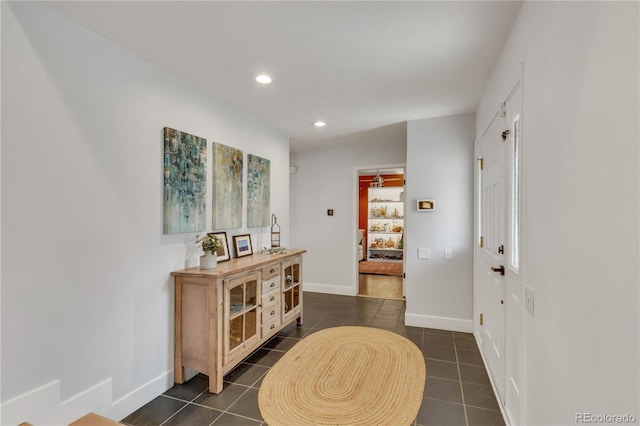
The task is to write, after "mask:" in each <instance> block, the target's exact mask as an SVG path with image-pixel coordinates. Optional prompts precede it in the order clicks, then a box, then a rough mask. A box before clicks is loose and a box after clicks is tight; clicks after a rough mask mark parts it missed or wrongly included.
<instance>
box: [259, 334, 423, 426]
mask: <svg viewBox="0 0 640 426" xmlns="http://www.w3.org/2000/svg"><path fill="white" fill-rule="evenodd" d="M425 377H426V367H425V362H424V358H423V355H422V352H421V351H420V349H418V347H417V346H416V345H415V344H414V343H413V342H411V341H410V340H408V339H406V338H404V337H402V336H400V335H398V334H395V333H392V332H390V331H386V330H379V329H376V328H369V327H335V328H328V329H324V330H320V331H317V332H315V333H313V334H311V335H310V336H309V337H306V338H304V339H302V340H301V341H300V342H299V343H297V344H296V345H295V346H294V347H293V348H291V349H290V350H289V351H288V352H287V353H286V354H285V355H284V356H283V357H282V358H280V360H279V361H278V362H277V363H276V364H275V365H274V366H273V367H272V368H271V369H270V370H269V372H268V373H267V375H266V376H265V378H264V380H263V381H262V385H261V386H260V391H259V393H258V405H259V407H260V413H261V414H262V417H263V418H264V420H265V421H266V422H267V424H268V425H269V426H279V425H283V426H302V425H304V426H310V425H393V426H400V425H410V424H412V423H413V421H414V420H415V418H416V416H417V414H418V410H419V409H420V405H421V403H422V393H423V391H424V383H425Z"/></svg>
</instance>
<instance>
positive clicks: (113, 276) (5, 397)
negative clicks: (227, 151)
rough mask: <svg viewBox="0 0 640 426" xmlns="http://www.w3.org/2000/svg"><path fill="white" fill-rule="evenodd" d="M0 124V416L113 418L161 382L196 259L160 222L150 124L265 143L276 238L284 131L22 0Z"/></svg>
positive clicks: (155, 130)
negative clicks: (177, 298)
mask: <svg viewBox="0 0 640 426" xmlns="http://www.w3.org/2000/svg"><path fill="white" fill-rule="evenodd" d="M185 66H189V64H185ZM2 125H3V126H2V228H3V229H2V230H3V233H2V266H3V268H2V387H1V389H2V401H3V406H2V410H3V415H2V421H1V423H2V424H17V423H20V422H22V421H30V422H33V423H37V424H67V423H68V422H70V421H71V420H72V419H74V418H77V417H79V416H80V415H82V414H85V413H86V412H88V411H95V412H98V413H101V414H105V415H108V416H110V417H112V418H115V419H119V418H122V417H124V416H125V415H127V414H129V413H130V412H132V411H133V410H135V409H136V408H138V406H140V405H142V404H143V403H145V402H146V401H147V400H149V399H151V398H153V397H154V396H156V395H157V394H159V393H161V392H162V391H164V390H165V389H166V388H167V387H168V386H171V385H172V382H173V374H172V373H173V281H172V279H171V278H170V277H169V272H170V271H172V270H175V269H180V268H183V267H185V266H190V265H195V262H196V254H197V253H195V252H194V251H193V250H192V244H191V242H190V241H187V239H188V238H192V237H193V236H194V235H193V234H190V235H174V236H163V235H162V147H163V143H162V128H163V127H164V126H169V127H173V128H176V129H179V130H182V131H186V132H189V133H193V134H195V135H198V136H202V137H205V138H207V139H208V142H209V144H208V148H209V153H208V159H209V160H210V159H211V149H210V142H213V141H217V142H221V143H224V144H226V145H230V146H234V147H237V148H240V149H243V150H244V151H245V155H246V154H247V153H253V154H256V155H260V156H262V157H265V158H269V159H270V160H271V183H272V192H271V194H272V201H271V203H272V210H273V211H274V212H277V214H278V217H279V219H280V223H281V224H282V226H283V230H282V235H283V244H284V245H288V244H289V241H288V238H289V236H290V231H289V229H288V223H289V222H290V221H289V217H288V214H289V186H288V180H289V174H288V168H289V143H288V139H287V137H286V136H285V135H283V134H281V133H279V132H277V131H275V130H273V129H271V128H269V127H267V126H266V125H264V124H263V123H261V122H258V121H256V120H255V119H253V118H252V117H250V116H248V115H246V114H244V113H242V112H240V111H238V110H236V109H234V108H233V107H231V106H229V105H227V104H225V103H223V102H221V101H218V100H215V99H212V98H210V97H207V96H205V95H204V94H203V93H202V91H201V90H199V89H198V88H196V87H193V86H190V85H187V84H185V83H183V82H182V81H180V80H178V79H177V78H174V77H173V76H171V75H169V74H168V73H166V72H164V71H162V70H160V69H158V68H156V67H155V66H153V65H150V64H149V63H146V62H144V61H142V60H140V59H139V58H137V57H134V56H133V55H131V54H129V53H127V52H125V51H123V50H121V49H120V48H118V47H115V46H114V45H112V44H111V43H109V42H107V41H105V40H104V39H101V38H99V37H96V36H94V35H93V34H91V33H89V32H87V31H85V30H83V29H81V28H79V27H76V26H75V25H73V24H71V23H69V22H68V21H66V20H65V19H63V18H62V17H60V16H59V15H57V14H56V13H55V12H52V11H51V10H50V9H49V8H48V7H47V6H43V5H42V4H37V3H31V2H28V3H27V2H22V3H21V2H14V3H7V2H2ZM245 186H246V184H245ZM208 197H209V198H208V199H211V198H210V197H211V188H210V187H209V188H208ZM210 209H211V207H209V208H208V213H207V216H208V217H209V219H208V223H209V224H210V223H211V219H210ZM245 231H246V230H245V229H242V230H231V233H240V232H245ZM258 231H264V230H257V229H251V230H249V232H252V233H254V234H256V235H257V234H258V233H259V232H258ZM254 243H255V246H257V248H259V247H260V246H261V245H262V244H266V243H268V234H265V235H262V234H261V235H260V238H257V241H254ZM27 392H31V393H29V394H25V393H27ZM61 401H63V404H62V405H60V402H61ZM35 404H39V406H38V407H37V409H36V408H34V405H35Z"/></svg>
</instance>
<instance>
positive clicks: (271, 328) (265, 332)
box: [262, 316, 282, 339]
mask: <svg viewBox="0 0 640 426" xmlns="http://www.w3.org/2000/svg"><path fill="white" fill-rule="evenodd" d="M280 324H282V322H281V321H280V316H276V317H275V318H273V319H272V320H271V321H269V322H267V323H264V324H262V338H263V339H264V338H265V337H267V336H269V335H271V334H273V333H275V332H276V330H278V327H280Z"/></svg>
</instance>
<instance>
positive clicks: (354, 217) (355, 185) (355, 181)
mask: <svg viewBox="0 0 640 426" xmlns="http://www.w3.org/2000/svg"><path fill="white" fill-rule="evenodd" d="M371 169H403V170H404V175H405V176H406V175H407V163H386V164H373V165H363V166H354V167H353V172H352V173H353V175H352V176H353V177H352V191H353V194H352V196H351V199H352V206H351V210H352V213H351V229H353V230H356V229H358V203H359V198H360V175H359V172H360V171H361V170H371ZM404 207H405V212H406V211H407V210H406V208H407V201H406V197H405V205H404ZM404 229H405V235H406V229H407V228H406V221H405V228H404ZM352 234H353V236H352V237H351V238H352V243H351V247H352V257H353V259H352V261H351V265H352V273H351V276H352V279H351V294H353V295H354V296H356V295H357V294H358V281H359V277H358V275H359V274H358V244H357V243H356V233H355V232H352ZM405 261H406V259H405V258H404V257H403V259H402V270H403V271H404V268H405V265H406V264H405ZM406 290H407V289H406V281H405V278H404V277H402V294H403V296H405V297H406Z"/></svg>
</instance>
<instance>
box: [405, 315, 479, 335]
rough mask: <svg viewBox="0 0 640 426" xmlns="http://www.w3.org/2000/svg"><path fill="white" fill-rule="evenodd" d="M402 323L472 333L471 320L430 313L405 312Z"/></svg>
mask: <svg viewBox="0 0 640 426" xmlns="http://www.w3.org/2000/svg"><path fill="white" fill-rule="evenodd" d="M404 323H405V324H406V325H410V326H413V327H422V328H435V329H438V330H448V331H459V332H462V333H473V321H472V320H470V319H469V320H463V319H459V318H447V317H436V316H432V315H416V314H405V315H404Z"/></svg>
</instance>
